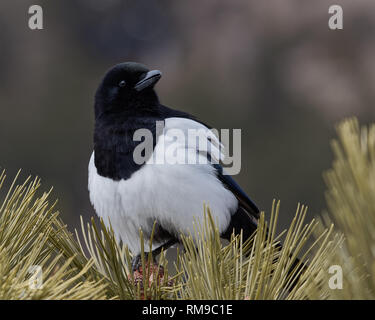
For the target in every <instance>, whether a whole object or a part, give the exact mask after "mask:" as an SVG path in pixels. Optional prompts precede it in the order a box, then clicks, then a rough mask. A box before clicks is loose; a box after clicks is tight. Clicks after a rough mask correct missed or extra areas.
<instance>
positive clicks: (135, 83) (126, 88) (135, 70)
mask: <svg viewBox="0 0 375 320" xmlns="http://www.w3.org/2000/svg"><path fill="white" fill-rule="evenodd" d="M160 78H161V72H160V71H159V70H151V71H150V70H149V69H148V68H147V67H146V66H145V65H143V64H140V63H136V62H124V63H120V64H117V65H115V66H114V67H112V68H111V69H110V70H109V71H108V72H107V73H106V75H105V76H104V78H103V80H102V82H101V84H100V85H99V88H98V89H97V91H96V95H95V113H96V116H99V115H100V114H102V113H103V112H105V113H112V112H114V113H115V112H122V111H131V110H135V109H139V108H150V107H152V106H153V105H157V104H158V103H159V101H158V97H157V95H156V93H155V91H154V85H155V84H156V82H158V80H159V79H160Z"/></svg>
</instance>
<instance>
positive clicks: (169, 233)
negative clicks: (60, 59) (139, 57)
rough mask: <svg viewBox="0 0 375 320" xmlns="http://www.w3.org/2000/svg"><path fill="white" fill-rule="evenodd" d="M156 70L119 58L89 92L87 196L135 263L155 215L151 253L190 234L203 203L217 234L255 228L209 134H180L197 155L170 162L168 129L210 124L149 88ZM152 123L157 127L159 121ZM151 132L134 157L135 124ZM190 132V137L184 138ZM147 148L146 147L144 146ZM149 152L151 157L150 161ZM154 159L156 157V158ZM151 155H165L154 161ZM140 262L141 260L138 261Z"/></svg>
mask: <svg viewBox="0 0 375 320" xmlns="http://www.w3.org/2000/svg"><path fill="white" fill-rule="evenodd" d="M160 78H161V72H160V71H158V70H152V71H150V70H149V69H148V68H147V67H146V66H144V65H142V64H139V63H135V62H126V63H121V64H118V65H116V66H114V67H113V68H111V69H110V70H109V71H108V72H107V73H106V75H105V76H104V79H103V80H102V82H101V84H100V85H99V87H98V89H97V92H96V95H95V132H94V152H93V153H92V156H91V159H90V163H89V184H88V188H89V192H90V200H91V202H92V204H93V206H94V208H95V211H96V213H97V214H98V216H99V217H101V218H103V220H104V222H105V223H106V224H109V222H110V223H111V226H112V228H113V230H114V233H115V235H116V237H117V238H118V240H121V241H122V242H123V243H125V244H126V245H128V247H129V249H130V250H131V251H132V252H133V254H134V255H135V256H136V257H137V258H136V259H135V260H134V261H135V263H134V267H135V268H136V267H137V264H138V263H139V254H140V250H141V248H140V238H139V229H142V231H143V233H144V236H145V239H149V237H150V236H151V232H152V229H153V226H154V222H155V221H156V228H155V234H154V238H153V250H154V251H153V253H155V254H157V253H159V252H160V248H161V247H164V248H165V249H166V248H167V247H169V246H171V245H172V244H175V243H177V242H178V241H179V237H180V234H181V233H185V234H189V233H191V234H194V232H193V224H194V221H195V219H196V218H198V219H199V218H202V216H203V212H204V210H203V207H204V203H206V204H207V205H208V206H209V207H210V209H211V212H212V215H213V218H214V219H215V220H216V222H217V224H218V228H219V231H220V233H221V236H222V237H223V238H225V239H229V238H230V236H231V234H232V232H233V230H234V232H235V233H236V234H237V233H239V232H240V231H241V230H243V237H244V239H247V238H249V237H250V236H251V235H252V234H253V232H254V231H255V230H256V228H257V220H258V219H259V210H258V208H257V206H256V205H255V204H254V202H253V201H252V200H251V199H250V198H249V197H248V196H247V195H246V193H245V192H244V191H243V190H242V189H241V188H240V186H239V185H238V184H237V183H236V182H235V181H234V180H233V179H232V178H231V177H230V176H229V175H225V174H224V173H223V168H222V166H221V165H220V164H219V163H217V162H214V161H206V162H204V161H200V160H202V157H203V158H204V159H205V160H212V159H211V158H212V157H213V154H212V151H211V150H214V149H215V148H217V147H219V146H220V142H219V141H218V140H217V138H215V137H212V136H211V135H209V134H207V141H206V142H207V145H208V146H209V147H210V148H205V147H202V146H201V145H200V144H198V145H197V144H196V143H191V142H190V141H187V142H186V141H185V142H184V143H177V145H176V146H177V147H176V148H177V151H183V152H184V154H186V153H187V154H192V153H193V154H196V155H197V159H198V160H199V161H197V162H198V163H185V164H181V163H171V162H169V161H168V157H170V156H172V155H171V154H170V153H169V152H168V151H166V150H168V146H170V145H171V144H172V143H174V142H175V140H174V139H173V137H172V134H170V131H171V129H172V131H173V130H174V129H179V130H180V131H182V132H184V133H186V132H187V131H189V130H190V129H195V130H202V129H203V130H206V131H210V130H209V129H210V127H209V126H207V125H205V124H204V123H203V122H201V121H199V120H197V119H196V118H195V117H193V116H191V115H189V114H187V113H185V112H181V111H177V110H174V109H171V108H168V107H166V106H164V105H162V104H161V103H160V102H159V98H158V96H157V94H156V92H155V90H154V86H155V84H156V83H157V82H158V80H159V79H160ZM157 123H162V124H163V129H162V130H158V129H157ZM139 129H141V130H145V129H146V130H147V132H150V135H151V138H152V139H151V140H150V141H149V144H148V147H149V150H151V153H150V154H149V155H148V156H147V155H146V156H145V157H146V161H145V162H143V163H140V162H139V161H138V160H137V159H135V151H136V150H137V147H139V146H140V144H141V143H143V142H144V140H140V139H135V133H136V132H137V131H138V130H139ZM187 140H188V139H187ZM143 154H144V155H145V154H146V151H145V152H144V153H143ZM151 159H153V161H151ZM155 159H156V161H155ZM157 159H159V160H160V159H162V160H166V161H164V162H163V163H159V162H158V161H157ZM138 265H139V264H138Z"/></svg>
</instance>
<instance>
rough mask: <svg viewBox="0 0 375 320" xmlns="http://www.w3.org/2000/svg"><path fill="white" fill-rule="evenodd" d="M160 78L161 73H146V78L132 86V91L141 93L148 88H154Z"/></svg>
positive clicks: (154, 71)
mask: <svg viewBox="0 0 375 320" xmlns="http://www.w3.org/2000/svg"><path fill="white" fill-rule="evenodd" d="M160 78H161V72H160V71H159V70H152V71H149V72H147V73H146V76H145V77H144V78H143V79H142V80H141V81H139V82H138V83H137V84H136V85H135V86H134V89H135V90H137V91H141V90H143V89H146V88H148V87H151V86H154V85H155V83H156V82H158V81H159V79H160Z"/></svg>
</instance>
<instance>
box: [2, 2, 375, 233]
mask: <svg viewBox="0 0 375 320" xmlns="http://www.w3.org/2000/svg"><path fill="white" fill-rule="evenodd" d="M32 4H39V5H41V6H42V8H43V10H44V30H40V31H37V30H36V31H32V30H30V29H29V28H28V18H29V15H28V9H29V6H30V5H32ZM332 4H339V5H342V7H343V10H344V29H343V30H336V31H332V30H330V29H329V28H328V19H329V17H330V15H329V14H328V8H329V6H330V5H332ZM374 26H375V1H373V0H367V1H364V0H356V1H350V0H347V1H342V0H335V1H334V2H332V3H331V2H330V1H327V0H314V1H311V0H304V1H301V0H285V1H279V0H267V1H261V0H258V1H250V0H234V1H227V0H204V1H199V2H198V1H195V2H193V1H172V0H169V1H168V0H164V1H154V0H137V1H134V0H133V1H127V0H123V1H120V0H106V1H103V0H81V1H42V0H37V1H26V0H17V1H11V0H2V1H1V2H0V108H1V109H0V110H1V113H0V167H1V168H5V169H6V170H7V173H8V176H9V177H13V176H14V175H15V173H16V172H17V170H18V169H19V168H22V169H23V173H22V176H23V177H26V176H28V175H29V174H31V175H34V176H35V175H38V176H39V177H41V178H42V183H43V189H44V190H46V189H48V188H49V187H50V186H54V191H53V195H52V199H54V198H58V199H59V203H58V209H59V210H60V211H61V214H62V217H63V219H64V221H65V222H66V223H67V224H68V225H69V228H70V229H71V230H73V229H74V227H76V226H77V225H78V223H79V216H80V215H83V216H84V217H85V218H87V219H88V218H89V217H90V216H92V215H94V211H93V209H92V207H91V205H90V202H89V198H88V191H87V165H88V161H89V157H90V155H91V152H92V146H93V143H92V140H93V139H92V134H93V120H94V116H93V101H94V93H95V90H96V87H97V85H98V83H99V81H100V79H101V78H102V76H103V74H104V72H105V71H106V70H107V69H108V68H110V67H111V66H112V65H114V64H116V63H119V62H123V61H138V62H142V63H144V64H146V65H148V66H149V67H150V68H157V69H160V70H162V72H163V78H162V80H161V81H160V82H159V84H158V85H157V90H158V93H159V95H160V98H161V101H162V103H164V104H166V105H168V106H171V107H174V108H178V109H181V110H184V111H186V112H190V113H193V114H195V115H196V116H197V117H199V118H200V119H202V120H204V121H205V122H207V123H209V124H211V125H212V126H213V127H215V128H218V129H220V128H240V129H242V170H241V172H240V174H239V175H237V176H236V177H235V179H236V180H237V181H238V182H239V183H240V184H241V185H242V186H243V188H244V190H245V191H246V192H247V193H248V194H249V195H250V196H251V197H252V198H253V199H254V201H255V202H256V203H257V204H258V206H259V207H260V208H261V209H263V210H266V211H267V212H269V211H270V207H271V203H272V199H273V198H276V199H281V204H282V207H281V217H280V219H281V227H286V226H287V224H288V223H289V221H290V219H291V217H292V216H293V215H294V212H295V208H296V205H297V203H298V202H301V203H304V204H307V205H308V206H309V208H310V210H309V215H310V217H312V216H314V215H316V214H319V213H320V212H321V211H322V210H323V209H324V207H325V200H324V189H325V188H324V182H323V179H322V172H324V170H326V169H328V168H329V167H330V165H331V160H332V154H331V151H330V140H331V139H332V138H334V137H335V130H334V126H335V124H336V123H337V122H338V121H339V120H341V119H343V118H344V117H347V116H352V115H356V116H358V117H359V118H360V120H361V121H362V123H369V122H373V121H374V119H375V111H374V104H373V101H374V100H375V59H374V57H375V38H374V36H373V35H374Z"/></svg>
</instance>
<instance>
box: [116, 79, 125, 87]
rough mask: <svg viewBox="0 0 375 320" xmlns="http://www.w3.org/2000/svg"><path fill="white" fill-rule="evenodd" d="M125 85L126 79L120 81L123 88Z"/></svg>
mask: <svg viewBox="0 0 375 320" xmlns="http://www.w3.org/2000/svg"><path fill="white" fill-rule="evenodd" d="M125 85H126V82H125V80H122V81H120V83H119V84H118V86H119V87H121V88H122V87H125Z"/></svg>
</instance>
